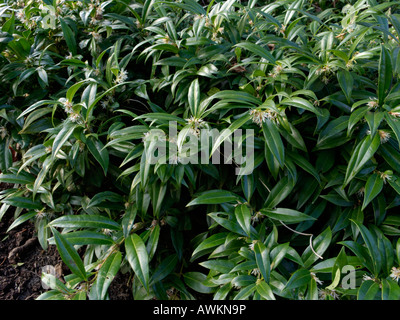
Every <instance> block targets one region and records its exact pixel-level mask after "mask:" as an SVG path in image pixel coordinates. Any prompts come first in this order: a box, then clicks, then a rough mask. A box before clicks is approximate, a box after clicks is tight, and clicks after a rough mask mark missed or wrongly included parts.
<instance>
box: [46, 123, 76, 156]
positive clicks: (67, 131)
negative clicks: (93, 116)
mask: <svg viewBox="0 0 400 320" xmlns="http://www.w3.org/2000/svg"><path fill="white" fill-rule="evenodd" d="M76 127H77V124H75V123H73V122H72V121H65V122H64V123H63V125H62V128H61V130H60V132H59V133H58V134H57V136H56V137H55V139H54V142H53V147H52V154H51V156H52V158H53V159H54V158H55V157H56V156H57V154H58V152H59V151H60V149H61V148H62V147H63V146H64V144H65V143H66V142H67V140H68V139H69V137H70V136H71V135H72V133H73V132H74V130H75V128H76Z"/></svg>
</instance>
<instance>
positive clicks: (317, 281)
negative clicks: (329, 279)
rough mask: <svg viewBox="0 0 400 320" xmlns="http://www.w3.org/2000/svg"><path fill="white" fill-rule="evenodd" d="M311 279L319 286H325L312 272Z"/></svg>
mask: <svg viewBox="0 0 400 320" xmlns="http://www.w3.org/2000/svg"><path fill="white" fill-rule="evenodd" d="M310 274H311V277H312V278H313V279H314V280H315V282H316V283H318V284H323V282H322V281H321V280H320V279H319V278H318V277H317V276H316V275H315V273H314V272H310Z"/></svg>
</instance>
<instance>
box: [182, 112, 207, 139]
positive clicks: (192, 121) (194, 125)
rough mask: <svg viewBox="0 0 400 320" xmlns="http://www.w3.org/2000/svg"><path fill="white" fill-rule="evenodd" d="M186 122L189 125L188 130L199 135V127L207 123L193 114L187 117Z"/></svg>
mask: <svg viewBox="0 0 400 320" xmlns="http://www.w3.org/2000/svg"><path fill="white" fill-rule="evenodd" d="M186 122H187V123H188V124H189V126H190V127H191V130H190V131H191V133H192V134H194V135H195V136H199V135H200V129H201V128H204V127H206V126H207V123H206V122H205V121H204V120H203V119H200V118H196V117H193V116H192V117H190V118H189V119H186Z"/></svg>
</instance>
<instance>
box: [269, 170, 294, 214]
mask: <svg viewBox="0 0 400 320" xmlns="http://www.w3.org/2000/svg"><path fill="white" fill-rule="evenodd" d="M294 185H295V181H294V180H293V179H292V178H290V177H289V176H285V177H283V178H282V179H280V180H279V181H278V183H277V184H275V186H274V187H273V188H272V190H271V192H270V193H269V195H268V197H267V199H266V200H265V203H264V207H266V208H274V207H276V206H277V205H278V204H279V203H281V202H282V201H283V200H284V199H285V198H286V197H287V196H288V195H289V194H290V192H291V191H292V190H293V188H294Z"/></svg>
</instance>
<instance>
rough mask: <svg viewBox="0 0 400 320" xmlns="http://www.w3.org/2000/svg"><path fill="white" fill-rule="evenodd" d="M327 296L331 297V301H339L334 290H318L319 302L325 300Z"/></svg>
mask: <svg viewBox="0 0 400 320" xmlns="http://www.w3.org/2000/svg"><path fill="white" fill-rule="evenodd" d="M328 296H330V297H332V298H333V299H339V295H338V294H337V293H336V291H335V290H329V289H326V288H325V289H318V298H319V300H325V299H326V298H327V297H328Z"/></svg>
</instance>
